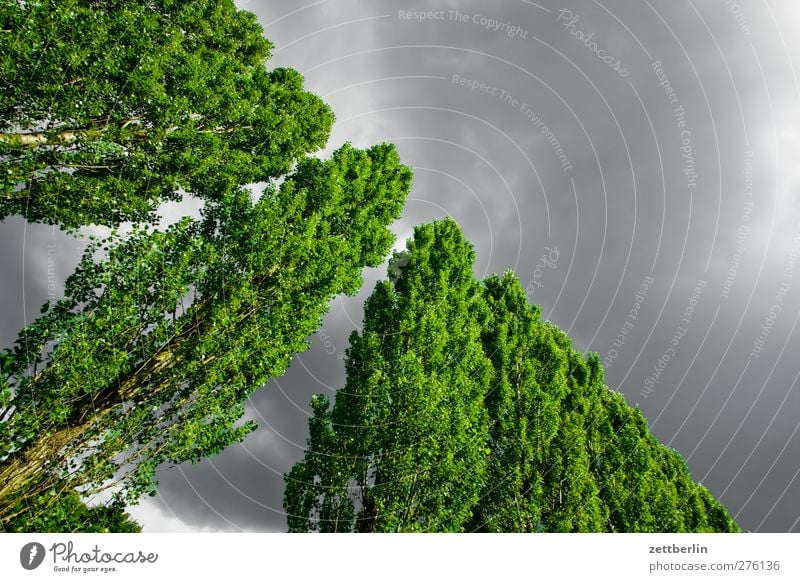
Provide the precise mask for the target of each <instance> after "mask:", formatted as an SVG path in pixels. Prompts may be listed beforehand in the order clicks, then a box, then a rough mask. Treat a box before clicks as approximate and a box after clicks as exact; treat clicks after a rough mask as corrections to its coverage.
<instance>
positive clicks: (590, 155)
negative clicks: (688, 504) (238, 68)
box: [0, 0, 800, 532]
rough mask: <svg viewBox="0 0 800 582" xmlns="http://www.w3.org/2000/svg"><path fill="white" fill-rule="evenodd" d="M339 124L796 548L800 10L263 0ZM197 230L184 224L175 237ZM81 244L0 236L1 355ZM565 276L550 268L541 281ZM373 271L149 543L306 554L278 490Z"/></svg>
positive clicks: (144, 517)
mask: <svg viewBox="0 0 800 582" xmlns="http://www.w3.org/2000/svg"><path fill="white" fill-rule="evenodd" d="M238 5H239V6H240V7H241V8H243V9H246V10H250V11H252V12H254V13H256V14H257V16H258V18H259V21H260V22H261V24H262V25H263V26H264V29H265V35H266V36H267V38H269V39H270V40H271V41H272V42H273V44H274V50H273V57H272V58H271V59H270V61H268V63H267V66H268V67H269V68H273V67H278V66H283V67H292V68H295V69H297V70H298V71H300V72H301V73H302V74H303V75H304V77H305V80H306V87H307V88H308V89H309V90H311V91H313V92H315V93H317V94H318V95H320V96H321V97H322V98H323V99H324V100H325V101H326V102H327V103H329V104H330V106H331V107H332V109H333V111H334V113H335V114H336V118H337V121H336V124H335V126H334V130H333V133H332V136H331V139H330V141H329V146H328V149H327V150H325V151H324V152H321V153H320V155H328V154H330V152H332V151H333V150H334V149H336V148H337V147H338V146H340V145H341V144H342V143H344V142H348V141H349V142H352V143H353V144H354V145H356V146H358V147H368V146H370V145H372V144H375V143H380V142H392V143H394V144H396V146H397V149H398V151H399V153H400V156H401V158H402V159H403V160H404V162H405V163H406V164H408V165H410V166H411V167H412V168H413V170H414V174H415V177H414V184H413V188H412V191H411V195H410V197H409V199H408V202H407V204H406V207H405V210H404V212H403V216H402V218H401V219H400V220H399V221H398V222H397V223H395V224H394V225H393V227H392V229H393V231H394V232H395V234H396V235H397V243H396V248H402V247H403V246H404V244H405V241H406V239H407V238H408V237H409V236H410V235H411V233H412V230H413V227H414V225H417V224H421V223H424V222H428V221H431V220H434V219H437V218H443V217H445V216H451V217H453V218H454V219H455V220H457V221H458V223H459V224H460V225H461V226H462V228H463V230H464V233H465V235H466V237H467V238H468V239H469V240H470V241H472V243H473V244H474V245H475V250H476V262H475V275H476V276H477V277H484V276H486V275H488V274H491V273H501V272H503V271H505V270H508V269H513V270H514V271H515V272H516V273H517V275H518V276H519V278H520V280H521V281H522V282H523V286H525V288H526V290H527V292H528V296H529V299H530V300H531V302H532V303H536V304H538V305H540V306H541V308H542V314H543V318H545V319H547V320H549V321H551V322H553V323H555V324H556V325H558V326H559V327H560V328H561V329H563V330H564V331H565V332H567V333H568V334H569V335H570V337H571V338H572V340H573V345H574V347H575V348H576V349H578V350H580V351H582V352H587V351H592V352H597V353H598V354H599V355H600V357H601V359H602V360H603V362H604V367H605V373H606V384H607V385H608V386H609V387H611V388H613V389H615V390H617V391H619V392H621V393H623V394H624V395H625V397H626V400H627V401H628V403H629V404H631V405H632V406H639V407H640V409H641V410H642V412H643V413H644V415H645V417H646V418H647V419H648V421H649V423H650V426H651V430H652V432H653V433H654V435H655V436H656V437H657V438H658V439H659V440H660V441H661V442H663V443H665V444H667V445H668V446H670V447H672V448H674V449H676V450H678V451H679V452H680V453H681V454H682V455H683V456H684V457H685V458H686V459H687V462H688V466H689V469H690V471H691V474H692V477H693V479H695V480H696V481H699V482H702V483H703V484H704V485H705V486H707V487H708V488H709V489H710V490H711V492H712V493H713V494H714V495H715V496H716V497H717V498H718V499H720V500H721V501H722V502H723V503H724V504H725V505H726V506H727V507H728V508H729V510H730V511H731V514H732V515H733V516H734V517H735V519H736V520H737V522H738V523H739V524H740V525H741V526H742V527H743V528H744V529H745V530H747V531H761V532H787V531H800V504H798V503H797V501H796V500H797V499H799V498H800V478H799V476H800V435H798V434H797V433H798V432H800V431H798V426H799V425H798V420H797V413H796V411H797V410H800V385H798V382H800V366H798V365H797V362H796V360H795V357H796V354H797V353H799V352H800V332H798V330H797V325H798V322H799V321H800V196H799V194H800V191H799V189H800V81H798V76H799V75H798V67H800V40H798V34H797V33H798V32H800V5H798V3H797V2H795V1H793V0H770V1H767V0H754V1H752V2H744V1H743V0H739V1H738V2H737V1H733V0H714V1H707V2H699V1H694V0H677V1H676V0H642V1H641V2H635V3H632V2H624V1H622V0H618V1H611V0H603V1H602V2H599V1H594V0H572V1H570V2H567V3H555V2H549V1H545V0H542V1H541V2H530V1H527V0H518V1H517V0H506V1H504V2H488V1H486V0H484V1H482V2H477V1H467V0H463V1H456V0H442V1H433V2H425V3H421V2H417V3H405V2H404V1H402V0H401V1H399V2H398V1H396V0H394V1H388V0H378V1H374V0H373V1H369V2H367V1H366V0H358V1H355V0H315V1H297V0H291V1H290V0H269V1H263V0H251V1H249V2H248V1H240V2H238ZM194 211H196V207H188V206H181V205H175V204H173V205H170V206H169V207H168V208H165V210H164V214H165V217H166V218H168V219H169V218H174V217H176V216H179V215H181V214H185V213H191V212H194ZM84 244H85V242H84V241H81V240H79V239H73V238H69V237H67V236H66V235H64V234H62V233H60V232H59V231H57V230H55V229H53V228H52V227H46V226H42V225H32V224H26V223H25V222H24V221H23V220H21V219H18V218H11V219H7V220H6V221H4V222H3V223H2V224H0V248H3V249H4V252H3V253H2V256H0V260H2V264H0V268H2V272H3V273H4V276H3V277H2V279H0V300H2V303H3V308H2V310H0V345H3V346H6V345H9V344H11V343H12V342H13V340H14V338H15V336H16V333H17V331H18V330H19V328H20V327H22V325H24V324H25V322H26V321H27V322H30V321H31V319H32V318H33V317H35V316H36V314H37V313H38V309H39V306H40V305H41V304H42V303H43V302H44V301H46V300H47V299H48V298H51V299H52V298H57V297H59V296H60V293H61V292H62V290H63V281H64V279H65V278H66V277H67V276H68V275H69V273H70V272H71V270H72V268H73V267H74V265H75V263H76V262H77V259H78V257H79V255H80V252H81V250H82V248H83V246H84ZM545 259H546V260H545ZM385 274H386V269H385V266H384V267H379V268H376V269H367V270H365V272H364V275H365V277H364V278H365V283H364V286H363V288H362V290H361V292H360V293H359V294H358V295H357V296H354V297H339V298H337V299H336V300H335V301H334V302H333V303H332V304H331V308H330V311H329V313H328V315H327V316H326V317H325V320H324V325H323V328H322V330H321V331H320V332H319V333H317V334H316V335H315V336H313V337H311V338H310V348H309V350H308V351H306V352H304V353H302V354H299V355H297V356H296V357H295V358H294V360H293V362H292V364H291V366H290V368H289V370H288V371H287V373H286V374H285V375H284V376H283V377H281V378H278V379H274V380H272V381H270V382H269V383H268V385H267V386H265V387H264V388H263V389H261V390H259V391H257V392H256V393H255V394H254V395H253V396H252V397H251V399H250V401H249V402H248V403H247V412H246V414H247V417H248V418H250V419H253V420H255V421H256V422H257V423H258V425H259V428H258V430H257V431H255V432H254V433H253V434H251V435H250V436H248V437H247V439H246V440H245V441H244V442H243V443H242V444H241V445H239V446H236V447H231V448H229V449H227V450H225V451H224V452H222V453H221V454H219V455H217V456H216V457H213V458H211V459H206V460H204V461H202V462H200V463H198V464H196V465H181V466H179V467H174V468H170V469H168V470H164V471H162V472H161V473H160V474H159V489H158V495H157V496H156V497H155V498H152V499H148V500H147V501H145V502H143V503H142V504H141V505H139V506H137V507H134V508H133V509H132V511H131V513H132V514H133V516H134V517H135V518H136V519H137V520H138V521H139V522H140V523H142V525H143V526H144V531H154V532H159V531H173V532H182V531H258V532H267V531H276V532H277V531H285V530H286V518H285V515H284V513H283V509H282V495H283V487H284V482H283V474H284V473H286V472H287V471H289V470H290V469H291V467H292V465H293V464H294V463H296V462H297V461H299V460H300V459H301V458H302V456H303V451H304V447H305V440H306V437H307V420H308V416H309V412H310V407H309V400H310V398H311V396H312V395H313V394H317V393H324V394H328V395H330V396H333V395H334V394H335V391H336V389H337V388H339V387H341V386H342V385H343V383H344V366H343V356H344V351H345V350H346V349H347V347H348V341H347V338H348V336H349V334H350V332H351V331H352V330H353V329H360V325H361V319H362V309H361V306H362V305H363V302H364V300H365V299H366V297H367V296H368V295H369V293H370V292H371V290H372V289H373V287H374V285H375V283H376V282H377V281H378V280H379V279H381V278H382V277H384V276H385Z"/></svg>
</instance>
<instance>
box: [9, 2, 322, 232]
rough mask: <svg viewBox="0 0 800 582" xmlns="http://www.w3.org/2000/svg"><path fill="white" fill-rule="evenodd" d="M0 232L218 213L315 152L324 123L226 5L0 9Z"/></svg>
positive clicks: (251, 28)
mask: <svg viewBox="0 0 800 582" xmlns="http://www.w3.org/2000/svg"><path fill="white" fill-rule="evenodd" d="M0 31H2V32H0V220H2V219H3V218H5V217H7V216H10V215H14V214H16V215H21V216H24V217H25V218H26V219H28V220H29V221H40V222H45V223H49V224H57V225H60V226H62V227H65V228H67V229H74V228H77V227H80V226H82V225H87V224H103V225H117V224H119V223H121V222H124V221H138V222H143V221H149V220H152V219H153V218H154V216H155V211H156V209H157V208H158V205H159V204H160V203H161V202H164V201H166V200H179V199H181V197H182V196H183V194H184V193H186V192H188V193H190V194H192V195H194V196H196V197H199V198H201V199H203V200H206V201H218V200H220V199H221V198H223V197H224V196H226V195H227V194H228V192H230V191H231V189H233V188H235V187H237V186H240V185H245V184H251V183H256V182H269V181H270V180H273V179H275V178H278V177H280V176H282V175H283V174H285V173H286V172H287V171H288V170H289V169H290V168H292V167H293V165H294V164H295V163H296V162H297V161H298V159H300V158H301V157H303V156H304V155H305V154H306V153H310V152H313V151H316V150H318V149H320V148H322V147H323V146H324V145H325V142H326V140H327V138H328V135H329V133H330V129H331V126H332V123H333V115H332V113H331V111H330V110H329V108H328V107H327V106H326V105H325V104H324V103H323V102H322V101H321V100H320V99H319V98H318V97H317V96H315V95H313V94H311V93H308V92H306V91H304V90H303V79H302V77H301V75H300V74H299V73H298V72H296V71H294V70H291V69H285V68H278V69H274V70H271V71H268V70H267V69H266V67H265V61H266V60H267V59H268V58H269V56H270V50H271V44H270V43H269V41H267V40H266V39H265V38H264V37H263V30H262V28H261V26H260V25H259V24H258V23H257V21H256V17H255V15H253V14H252V13H249V12H245V11H240V10H237V9H236V7H235V6H234V4H233V2H232V1H231V0H193V1H186V0H152V1H150V0H147V1H145V0H102V1H97V0H37V1H31V2H17V1H14V0H11V1H3V2H2V3H0Z"/></svg>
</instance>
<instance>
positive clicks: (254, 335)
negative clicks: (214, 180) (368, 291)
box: [0, 145, 411, 521]
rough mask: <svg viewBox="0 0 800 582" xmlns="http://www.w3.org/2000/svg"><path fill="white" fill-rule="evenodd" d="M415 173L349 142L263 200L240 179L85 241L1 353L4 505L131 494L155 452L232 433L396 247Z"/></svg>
mask: <svg viewBox="0 0 800 582" xmlns="http://www.w3.org/2000/svg"><path fill="white" fill-rule="evenodd" d="M410 182H411V172H410V170H409V169H408V168H407V167H405V166H403V165H402V164H401V163H400V160H399V157H398V156H397V153H396V152H395V150H394V148H393V147H392V146H390V145H378V146H375V147H373V148H371V149H369V150H366V151H364V150H357V149H355V148H353V147H351V146H349V145H345V146H344V147H342V148H341V149H339V150H338V151H336V152H335V153H334V154H333V156H332V158H331V159H329V160H326V161H321V160H318V159H315V158H306V159H303V160H301V161H300V162H299V163H298V165H297V167H296V169H295V170H294V171H293V172H292V173H291V174H290V175H288V176H287V177H286V179H285V180H284V181H283V183H282V184H281V185H280V186H279V187H278V186H268V187H267V189H266V191H265V192H264V195H263V196H262V197H261V198H260V199H259V200H258V201H257V202H253V201H252V200H251V196H250V192H249V191H247V190H244V189H242V190H234V191H232V192H230V193H229V194H228V195H227V196H226V198H224V199H223V200H221V201H220V203H219V204H215V205H211V206H209V207H207V208H206V209H205V210H204V215H203V218H202V220H191V219H188V218H187V219H184V220H182V221H180V222H179V223H177V224H175V225H173V226H172V227H170V228H168V229H167V230H166V231H163V232H159V231H151V230H148V229H146V228H143V227H140V228H137V229H134V230H133V231H132V232H131V233H130V234H127V235H126V236H124V237H121V236H119V235H116V234H115V235H112V236H111V237H110V238H109V239H108V240H104V241H98V242H96V243H94V244H92V245H90V246H89V248H88V249H87V251H86V253H85V255H84V257H83V259H82V260H81V262H80V263H79V265H78V267H77V269H76V271H75V273H74V274H73V275H72V276H71V277H70V278H69V279H68V281H67V283H66V289H65V297H64V299H62V300H60V301H58V302H55V303H51V304H48V305H45V306H44V308H43V314H42V316H41V317H40V318H38V319H37V320H36V321H34V322H33V323H32V324H31V325H30V326H28V327H27V328H25V329H24V330H23V331H22V332H21V334H20V336H19V339H18V340H17V342H16V345H15V347H14V348H13V349H12V350H10V351H8V352H6V353H5V354H4V355H3V360H2V362H3V363H4V364H3V365H4V369H5V372H4V377H5V378H7V380H6V384H7V385H8V386H10V388H11V391H10V393H11V394H12V395H13V396H12V397H11V399H10V402H8V403H7V406H6V407H5V408H0V420H2V422H0V427H2V432H0V438H1V439H2V440H0V519H3V520H4V521H8V520H10V519H13V517H14V513H15V511H17V508H19V507H21V506H22V505H25V507H28V506H29V505H28V504H25V501H26V500H28V499H33V498H36V497H37V496H38V497H42V496H43V495H44V492H45V491H47V490H48V489H49V488H52V487H53V486H54V483H60V484H63V485H64V486H68V487H70V488H72V489H75V488H76V487H81V486H83V487H85V488H86V491H87V492H88V493H93V492H96V491H98V490H101V489H103V488H108V487H115V488H116V489H117V498H118V499H119V500H121V501H124V502H126V503H134V502H135V501H136V499H137V498H139V497H140V496H141V495H142V494H145V493H153V492H154V489H155V485H156V480H155V473H154V471H155V469H156V468H157V467H159V466H160V465H162V464H163V463H181V462H183V461H192V462H196V461H198V460H200V459H202V458H203V457H206V456H209V455H212V454H214V453H216V452H218V451H220V450H221V449H223V448H224V447H226V446H228V445H230V444H232V443H236V442H239V441H241V440H242V439H243V438H244V437H245V436H246V435H247V434H248V433H249V432H250V431H251V430H253V428H254V425H253V424H252V423H241V417H242V414H243V411H244V408H243V406H244V402H245V400H246V399H247V397H248V396H249V395H250V394H251V393H252V392H253V390H255V389H257V388H259V387H261V386H263V385H264V384H265V383H266V381H267V380H268V379H270V378H273V377H276V376H279V375H281V374H282V373H283V372H284V371H285V369H286V367H287V366H288V364H289V361H290V359H291V357H292V356H293V355H294V354H295V353H297V352H299V351H302V350H304V349H306V347H307V345H308V344H307V339H306V338H307V337H308V336H309V335H311V334H313V333H314V332H315V331H316V330H317V329H318V328H319V325H320V323H321V318H322V316H323V315H324V313H325V312H326V310H327V307H328V304H329V302H330V301H331V300H332V298H333V297H334V296H336V295H337V294H340V293H349V294H353V293H355V292H356V291H357V290H358V289H359V287H360V286H361V283H362V278H361V270H362V269H363V267H364V266H367V265H369V266H377V265H378V264H379V263H380V262H381V260H382V258H383V257H384V256H385V255H386V253H388V252H389V249H390V248H391V245H392V243H393V240H394V239H393V236H392V234H391V232H390V231H389V230H388V228H387V227H388V225H389V224H391V222H392V221H393V220H395V219H396V218H397V217H398V216H399V214H400V212H401V209H402V206H403V202H404V200H405V197H406V195H407V194H408V191H409V188H410ZM6 399H8V398H6ZM43 476H45V477H43ZM45 505H47V503H45ZM32 507H35V508H36V510H37V511H38V510H42V511H43V510H44V507H43V506H42V505H41V504H38V505H37V504H34V505H32ZM26 519H34V517H27V518H26Z"/></svg>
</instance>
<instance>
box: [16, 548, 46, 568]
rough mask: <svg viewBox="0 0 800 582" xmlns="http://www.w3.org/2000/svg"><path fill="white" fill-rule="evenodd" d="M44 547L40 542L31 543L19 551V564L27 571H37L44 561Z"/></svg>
mask: <svg viewBox="0 0 800 582" xmlns="http://www.w3.org/2000/svg"><path fill="white" fill-rule="evenodd" d="M44 553H45V552H44V546H43V545H42V544H40V543H39V542H30V543H27V544H25V545H24V546H22V549H21V550H20V551H19V563H20V564H22V567H23V568H25V569H26V570H35V569H36V568H38V567H39V566H41V565H42V562H43V561H44Z"/></svg>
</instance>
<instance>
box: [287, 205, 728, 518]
mask: <svg viewBox="0 0 800 582" xmlns="http://www.w3.org/2000/svg"><path fill="white" fill-rule="evenodd" d="M473 257H474V253H473V250H472V247H471V245H470V244H469V243H468V242H466V241H465V240H464V238H463V235H462V234H461V232H460V230H459V228H458V226H457V225H456V224H455V223H454V222H453V221H451V220H449V219H448V220H444V221H441V222H435V223H433V224H429V225H423V226H420V227H418V228H416V230H415V234H414V237H413V239H412V240H410V241H409V244H408V251H407V253H402V254H398V255H396V256H395V258H394V260H393V262H392V263H391V264H390V268H389V273H390V278H389V280H387V281H382V282H380V283H379V284H378V285H377V287H376V288H375V291H374V292H373V294H372V295H371V296H370V298H369V299H368V300H367V303H366V304H365V309H364V325H363V331H362V332H361V333H356V332H353V334H352V335H351V339H350V342H351V346H350V348H349V350H348V352H347V358H346V372H347V380H346V383H345V386H344V387H343V388H342V389H341V390H339V391H338V392H337V394H336V399H335V403H334V405H333V407H332V408H331V405H330V402H329V401H328V399H327V397H325V396H322V395H318V396H315V397H314V398H313V399H312V402H311V408H312V413H313V415H312V417H311V419H310V420H309V428H310V433H309V438H308V443H307V449H306V453H305V456H304V459H303V460H302V461H300V462H299V463H297V464H296V465H295V466H294V467H293V468H292V470H291V471H290V472H289V473H288V474H287V475H286V476H285V479H286V491H285V496H284V507H285V509H286V512H287V520H288V526H289V530H290V531H323V532H325V531H373V532H379V531H464V532H467V531H488V532H542V531H558V532H602V531H608V532H612V531H628V532H630V531H638V532H646V531H650V532H658V531H669V532H672V531H675V532H678V531H680V532H686V531H738V526H737V525H736V524H735V523H734V522H733V520H732V519H731V517H730V515H729V514H728V512H727V511H726V509H725V508H724V507H723V506H722V505H721V504H720V503H719V502H718V501H716V500H715V499H714V498H713V496H712V495H711V493H710V492H709V491H708V490H707V489H706V488H705V487H703V486H702V485H698V484H695V483H694V482H693V481H692V479H691V477H690V474H689V471H688V468H687V466H686V464H685V462H684V461H683V459H682V458H681V457H680V455H679V454H678V453H677V452H676V451H674V450H672V449H669V448H667V447H665V446H663V445H662V444H660V443H659V442H658V441H657V440H656V439H655V438H654V437H653V436H652V435H651V434H650V433H649V430H648V428H647V423H646V421H645V419H644V417H643V416H642V414H641V412H640V411H639V410H638V408H636V409H634V408H631V407H630V406H628V405H627V404H626V402H625V400H624V398H623V396H622V395H620V394H619V393H617V392H614V391H613V390H611V389H609V388H608V387H607V386H605V385H604V383H603V370H602V366H601V364H600V361H599V358H598V357H597V355H596V354H589V355H588V357H584V356H583V354H581V353H580V352H578V351H576V350H575V349H573V348H572V345H571V342H570V339H569V337H568V336H567V335H566V334H564V333H563V332H562V331H561V330H559V329H558V328H557V327H556V326H555V325H553V324H551V323H549V322H543V321H542V320H541V313H540V309H539V307H537V306H532V305H530V304H529V303H528V300H527V296H526V294H525V291H524V289H523V287H522V285H521V284H520V282H519V280H518V279H517V277H516V276H515V275H514V274H513V273H512V272H506V273H505V274H503V275H502V276H497V275H492V276H490V277H487V278H486V279H484V280H482V281H479V280H476V279H475V278H473V275H472V268H473Z"/></svg>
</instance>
